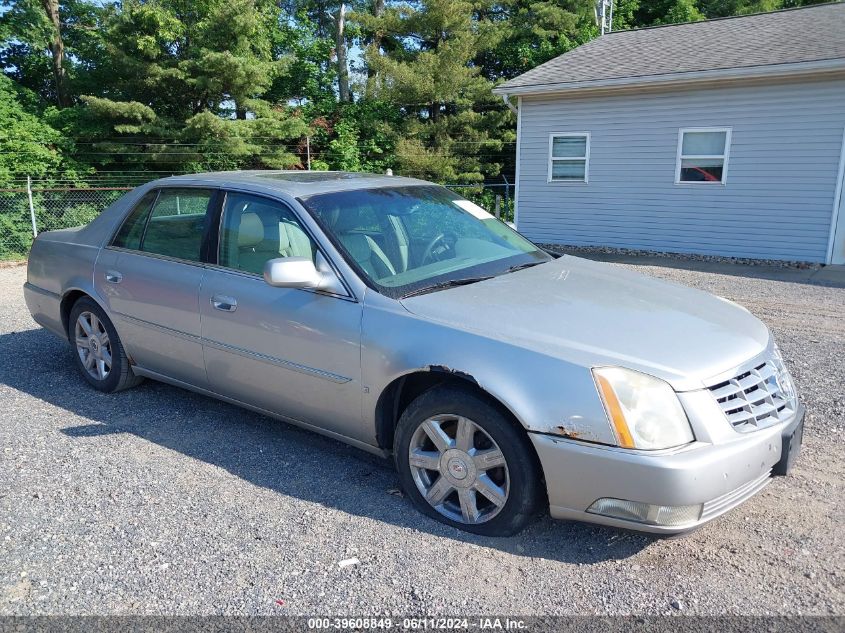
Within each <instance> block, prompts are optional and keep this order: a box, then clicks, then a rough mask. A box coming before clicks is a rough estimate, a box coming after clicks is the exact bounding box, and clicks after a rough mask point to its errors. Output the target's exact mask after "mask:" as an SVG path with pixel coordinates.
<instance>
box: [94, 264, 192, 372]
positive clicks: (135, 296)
mask: <svg viewBox="0 0 845 633" xmlns="http://www.w3.org/2000/svg"><path fill="white" fill-rule="evenodd" d="M103 252H104V253H106V252H108V251H103ZM111 252H112V253H116V254H117V255H118V257H117V260H116V261H115V262H114V263H113V265H112V266H98V268H100V269H101V270H100V271H98V274H99V275H100V278H98V279H97V280H96V282H97V284H98V286H100V287H102V291H101V296H103V297H104V298H105V299H106V301H107V302H108V308H109V311H110V312H111V314H112V315H114V316H115V317H116V319H117V321H118V322H117V323H116V327H117V329H118V331H119V332H120V335H121V338H122V339H123V340H124V344H125V346H126V348H127V350H128V351H129V353H130V356H131V358H132V360H134V361H135V362H136V363H137V364H138V365H140V366H141V367H143V368H145V369H149V370H151V371H155V372H159V373H162V374H165V375H167V376H170V377H171V378H175V379H177V380H182V381H184V382H189V383H191V384H194V385H197V386H198V387H207V385H208V381H207V378H206V374H205V363H204V359H203V354H202V342H201V340H200V334H201V332H200V317H199V304H198V300H199V299H198V297H199V290H200V284H201V283H202V278H203V272H204V271H203V268H202V266H200V265H194V264H189V263H183V262H178V261H170V260H166V259H159V258H157V257H150V256H147V255H143V254H138V253H130V252H116V251H111ZM104 263H105V262H104ZM106 268H108V269H109V270H106ZM110 270H111V271H113V272H117V273H119V274H120V276H121V279H120V281H119V282H114V281H108V280H107V279H106V278H105V277H106V275H107V274H108V273H109V271H110Z"/></svg>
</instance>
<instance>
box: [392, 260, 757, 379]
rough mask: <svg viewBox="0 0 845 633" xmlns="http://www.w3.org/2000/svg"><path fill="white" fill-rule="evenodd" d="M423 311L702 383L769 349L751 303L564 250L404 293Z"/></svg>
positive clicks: (564, 352)
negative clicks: (461, 281)
mask: <svg viewBox="0 0 845 633" xmlns="http://www.w3.org/2000/svg"><path fill="white" fill-rule="evenodd" d="M402 305H403V306H404V307H405V308H406V309H407V310H408V311H410V312H411V313H413V314H415V315H417V316H418V317H422V318H426V319H430V320H433V321H436V322H439V323H442V324H447V325H449V326H450V327H454V328H456V329H461V330H465V331H468V332H473V333H476V334H480V335H482V336H486V337H489V338H491V339H496V340H498V341H500V342H502V343H505V344H511V345H518V346H521V347H526V348H530V349H532V350H535V351H538V352H540V353H543V354H548V355H553V356H557V357H559V358H561V359H563V360H566V361H569V362H574V363H577V364H580V365H583V366H587V367H593V366H601V365H619V366H623V367H629V368H631V369H635V370H639V371H645V372H647V373H650V374H652V375H656V376H659V377H661V378H663V379H664V380H667V381H669V382H670V383H671V384H672V385H673V386H674V387H675V389H677V390H689V389H698V388H701V387H702V385H703V384H706V383H707V381H708V380H709V379H710V378H712V377H713V376H715V375H717V374H719V373H722V372H724V371H727V370H729V369H731V368H733V367H736V366H738V365H740V364H742V363H744V362H746V361H748V360H750V359H751V358H752V357H754V356H757V355H758V354H760V353H761V352H763V351H764V350H765V349H766V348H767V346H768V345H769V341H770V335H769V331H768V329H767V328H766V326H765V325H763V323H762V322H760V320H758V319H757V318H756V317H754V316H752V315H751V313H749V312H748V311H747V310H746V309H745V308H742V307H740V306H738V305H736V304H735V303H732V302H730V301H727V300H726V299H721V298H719V297H716V296H715V295H711V294H709V293H706V292H702V291H700V290H695V289H693V288H688V287H686V286H681V285H678V284H674V283H670V282H666V281H661V280H658V279H654V278H651V277H647V276H645V275H641V274H638V273H635V272H632V271H630V270H627V269H625V268H623V267H621V266H615V265H612V264H603V263H598V262H593V261H589V260H585V259H580V258H577V257H571V256H564V257H561V258H559V259H556V260H554V261H551V262H548V263H546V264H542V265H539V266H535V267H533V268H527V269H524V270H521V271H517V272H514V273H510V274H506V275H501V276H499V277H494V278H493V279H489V280H486V281H482V282H478V283H474V284H470V285H467V286H459V287H455V288H450V289H447V290H441V291H437V292H432V293H429V294H425V295H420V296H417V297H410V298H408V299H403V300H402Z"/></svg>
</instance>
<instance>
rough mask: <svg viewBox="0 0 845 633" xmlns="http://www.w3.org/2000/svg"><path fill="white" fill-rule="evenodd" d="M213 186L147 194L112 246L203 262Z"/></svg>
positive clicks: (130, 214) (132, 212) (122, 227)
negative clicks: (204, 235)
mask: <svg viewBox="0 0 845 633" xmlns="http://www.w3.org/2000/svg"><path fill="white" fill-rule="evenodd" d="M213 193H214V192H213V191H212V190H210V189H161V190H158V191H151V192H149V193H148V194H146V195H145V196H144V197H143V198H141V200H140V201H139V202H138V204H137V205H135V208H134V209H132V211H131V212H130V213H129V216H128V217H127V218H126V220H125V221H124V223H123V225H122V226H121V227H120V230H119V231H118V232H117V235H115V238H114V240H113V241H112V245H113V246H119V247H121V248H128V249H131V250H136V251H143V252H145V253H154V254H156V255H165V256H167V257H174V258H177V259H185V260H188V261H194V262H197V261H200V249H201V247H202V239H203V232H204V230H205V226H206V221H207V215H206V213H207V211H208V205H209V203H210V201H211V197H212V195H213Z"/></svg>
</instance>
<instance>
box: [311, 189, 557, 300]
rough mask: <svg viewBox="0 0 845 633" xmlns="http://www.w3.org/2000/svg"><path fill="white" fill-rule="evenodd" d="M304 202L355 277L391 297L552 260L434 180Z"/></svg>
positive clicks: (346, 193)
mask: <svg viewBox="0 0 845 633" xmlns="http://www.w3.org/2000/svg"><path fill="white" fill-rule="evenodd" d="M302 203H303V204H304V205H305V207H306V208H307V209H308V211H309V212H310V213H311V214H312V215H313V216H314V217H315V219H316V220H317V221H318V222H319V223H320V224H321V225H322V227H323V229H324V230H325V232H326V234H327V235H328V236H329V238H331V239H332V241H333V242H334V243H335V244H336V245H337V246H338V247H339V249H340V251H341V252H342V253H343V254H344V256H345V257H346V259H347V261H348V262H349V263H350V264H351V265H352V266H353V267H355V268H356V269H357V270H358V272H359V274H360V275H362V276H363V277H364V279H365V280H366V281H368V282H369V284H370V285H371V286H372V287H374V288H375V289H376V290H378V291H379V292H381V293H382V294H385V295H387V296H390V297H395V298H400V297H403V296H405V295H407V294H410V293H417V292H422V291H427V290H428V289H432V290H433V289H436V288H440V287H444V285H448V284H449V283H451V282H456V283H463V282H467V281H470V280H473V279H477V278H480V277H490V276H495V275H501V274H506V273H508V272H510V270H511V269H513V268H514V267H521V266H524V265H533V264H538V263H542V262H545V261H548V260H550V259H551V257H550V256H549V255H547V254H546V253H544V252H543V251H541V250H540V249H538V248H537V247H536V246H534V245H533V244H532V243H531V242H529V241H528V240H526V239H525V238H524V237H522V236H521V235H520V234H519V233H517V232H515V231H513V230H511V229H510V228H508V226H507V225H505V224H504V223H502V222H500V221H499V220H497V219H496V218H494V217H493V216H492V215H490V214H489V213H487V212H486V211H484V210H483V209H482V208H481V207H479V206H478V205H476V204H474V203H472V202H470V201H469V200H465V199H463V198H461V196H459V195H457V194H455V193H453V192H451V191H449V190H448V189H446V188H444V187H438V186H436V185H431V186H427V185H422V186H407V187H384V188H378V189H359V190H354V191H341V192H335V193H325V194H317V195H313V196H311V197H308V198H305V199H304V200H302Z"/></svg>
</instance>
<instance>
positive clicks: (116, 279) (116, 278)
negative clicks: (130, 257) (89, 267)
mask: <svg viewBox="0 0 845 633" xmlns="http://www.w3.org/2000/svg"><path fill="white" fill-rule="evenodd" d="M106 281H107V282H109V283H110V284H119V283H120V282H121V281H123V275H121V274H120V273H119V272H117V271H116V270H109V271H106Z"/></svg>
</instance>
